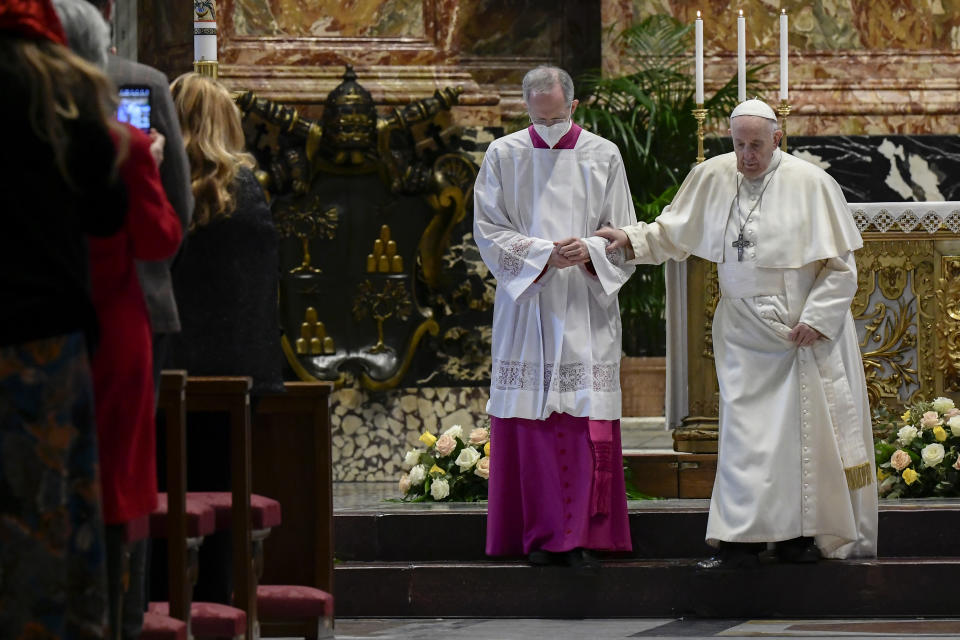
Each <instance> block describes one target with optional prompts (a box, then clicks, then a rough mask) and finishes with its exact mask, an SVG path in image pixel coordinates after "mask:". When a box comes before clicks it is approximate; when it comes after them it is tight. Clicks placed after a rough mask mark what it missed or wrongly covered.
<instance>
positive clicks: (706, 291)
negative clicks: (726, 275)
mask: <svg viewBox="0 0 960 640" xmlns="http://www.w3.org/2000/svg"><path fill="white" fill-rule="evenodd" d="M703 302H704V310H705V313H704V315H705V316H706V323H705V326H704V330H705V333H704V336H703V356H704V357H705V358H709V359H710V360H713V316H714V314H715V313H716V312H717V304H719V302H720V276H719V275H717V265H716V264H714V263H712V262H711V263H710V264H709V266H708V268H707V274H706V278H705V282H704V283H703Z"/></svg>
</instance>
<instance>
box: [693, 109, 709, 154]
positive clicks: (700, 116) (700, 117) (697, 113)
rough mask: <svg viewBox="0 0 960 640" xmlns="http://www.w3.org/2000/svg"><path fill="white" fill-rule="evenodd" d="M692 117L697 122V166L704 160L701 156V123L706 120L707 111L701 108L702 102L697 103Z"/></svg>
mask: <svg viewBox="0 0 960 640" xmlns="http://www.w3.org/2000/svg"><path fill="white" fill-rule="evenodd" d="M693 117H694V118H695V119H696V120H697V164H700V163H701V162H703V161H704V160H706V157H704V155H703V121H704V120H706V119H707V110H706V109H704V108H703V103H702V102H698V103H697V108H696V109H694V110H693Z"/></svg>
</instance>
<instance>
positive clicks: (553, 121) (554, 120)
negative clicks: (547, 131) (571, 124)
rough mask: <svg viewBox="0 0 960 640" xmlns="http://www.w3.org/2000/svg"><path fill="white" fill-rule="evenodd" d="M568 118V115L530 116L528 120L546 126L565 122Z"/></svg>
mask: <svg viewBox="0 0 960 640" xmlns="http://www.w3.org/2000/svg"><path fill="white" fill-rule="evenodd" d="M569 119H570V116H565V117H563V118H530V121H531V122H532V123H533V124H542V125H545V126H547V127H552V126H553V125H555V124H560V123H563V122H566V121H567V120H569Z"/></svg>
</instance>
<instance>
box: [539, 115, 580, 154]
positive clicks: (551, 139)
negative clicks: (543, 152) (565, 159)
mask: <svg viewBox="0 0 960 640" xmlns="http://www.w3.org/2000/svg"><path fill="white" fill-rule="evenodd" d="M572 125H573V121H571V120H569V119H567V120H564V121H563V122H558V123H556V124H551V125H546V124H535V125H533V130H534V131H536V132H537V135H539V136H540V137H541V138H543V141H544V142H546V143H547V146H549V147H550V148H551V149H552V148H553V146H554V145H555V144H557V143H558V142H560V138H562V137H563V136H565V135H567V131H570V127H571V126H572Z"/></svg>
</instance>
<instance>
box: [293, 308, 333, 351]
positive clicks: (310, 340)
mask: <svg viewBox="0 0 960 640" xmlns="http://www.w3.org/2000/svg"><path fill="white" fill-rule="evenodd" d="M296 344H297V353H298V354H300V355H306V354H310V355H314V356H316V355H326V356H329V355H333V354H334V353H336V352H337V347H336V345H335V344H334V342H333V338H331V337H330V336H328V335H327V328H326V326H324V324H323V323H322V322H320V321H318V320H317V310H316V309H314V308H313V307H307V311H306V313H304V315H303V323H302V324H301V325H300V337H299V338H297V343H296Z"/></svg>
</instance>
